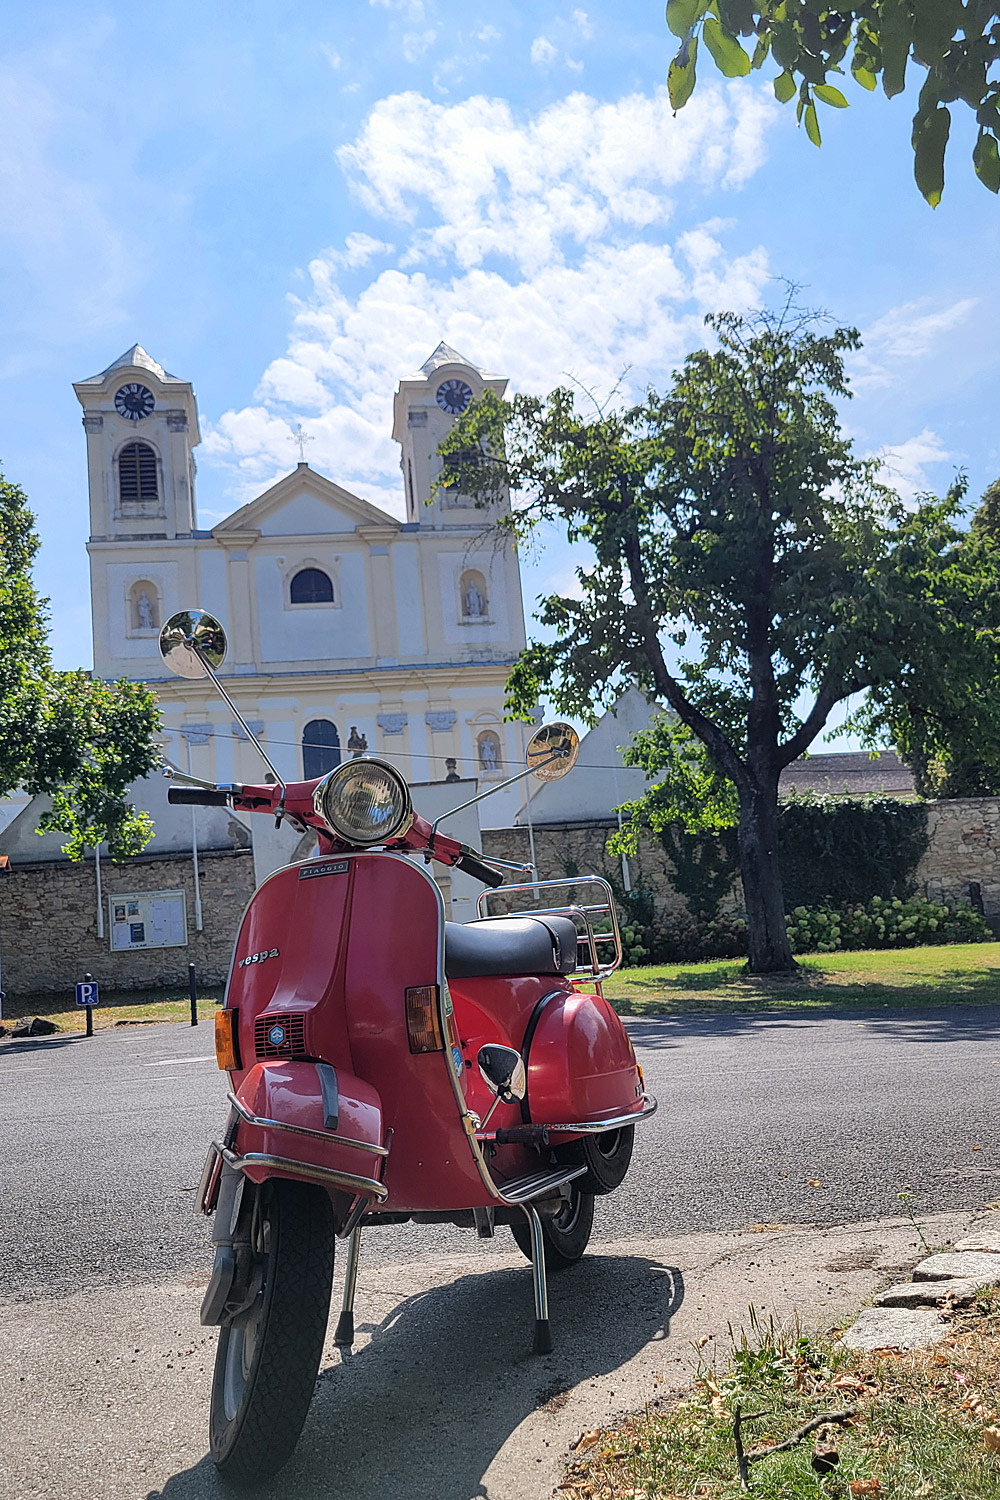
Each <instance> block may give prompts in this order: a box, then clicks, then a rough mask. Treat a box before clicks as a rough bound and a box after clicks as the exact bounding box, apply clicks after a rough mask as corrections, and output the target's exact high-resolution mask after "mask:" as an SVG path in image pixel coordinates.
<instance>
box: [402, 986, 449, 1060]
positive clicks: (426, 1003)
mask: <svg viewBox="0 0 1000 1500" xmlns="http://www.w3.org/2000/svg"><path fill="white" fill-rule="evenodd" d="M406 1031H407V1035H408V1037H409V1040H410V1051H411V1052H441V1051H442V1050H443V1048H444V1041H443V1039H442V1036H441V1021H440V1019H439V1017H438V992H437V985H436V984H425V985H419V986H417V987H416V988H414V989H408V990H407V992H406Z"/></svg>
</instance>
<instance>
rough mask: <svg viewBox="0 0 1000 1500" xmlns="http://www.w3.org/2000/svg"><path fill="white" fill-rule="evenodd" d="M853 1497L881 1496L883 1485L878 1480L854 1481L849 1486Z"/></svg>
mask: <svg viewBox="0 0 1000 1500" xmlns="http://www.w3.org/2000/svg"><path fill="white" fill-rule="evenodd" d="M847 1488H848V1489H849V1490H850V1492H851V1494H852V1495H881V1493H882V1485H881V1482H880V1481H879V1480H878V1479H852V1480H851V1482H850V1484H849V1485H848V1486H847Z"/></svg>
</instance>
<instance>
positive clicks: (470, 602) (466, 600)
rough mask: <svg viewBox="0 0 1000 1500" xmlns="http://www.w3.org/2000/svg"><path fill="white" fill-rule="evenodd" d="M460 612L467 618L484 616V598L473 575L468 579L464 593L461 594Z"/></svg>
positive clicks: (478, 618) (483, 617) (481, 618)
mask: <svg viewBox="0 0 1000 1500" xmlns="http://www.w3.org/2000/svg"><path fill="white" fill-rule="evenodd" d="M462 613H463V614H464V615H465V618H466V619H467V620H483V619H485V618H486V600H485V598H484V597H483V594H482V592H481V590H480V589H479V588H478V586H477V584H476V580H475V576H473V577H472V578H470V579H469V582H468V585H467V587H466V590H465V593H464V594H463V595H462Z"/></svg>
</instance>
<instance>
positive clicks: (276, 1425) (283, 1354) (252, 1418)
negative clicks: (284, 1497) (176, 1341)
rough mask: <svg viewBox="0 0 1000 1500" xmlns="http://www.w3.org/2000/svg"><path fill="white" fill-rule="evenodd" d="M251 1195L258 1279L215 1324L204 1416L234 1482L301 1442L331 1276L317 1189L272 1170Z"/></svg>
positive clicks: (255, 1477)
mask: <svg viewBox="0 0 1000 1500" xmlns="http://www.w3.org/2000/svg"><path fill="white" fill-rule="evenodd" d="M249 1187H250V1184H249V1183H248V1184H247V1188H248V1189H249ZM254 1193H255V1201H254V1203H253V1205H252V1215H253V1219H252V1226H251V1248H252V1252H253V1257H254V1261H255V1272H256V1274H257V1277H258V1279H259V1281H260V1287H259V1290H258V1291H257V1293H256V1295H255V1297H254V1299H253V1301H252V1303H251V1304H250V1306H249V1307H248V1308H247V1309H246V1310H245V1311H244V1312H242V1313H240V1314H239V1315H238V1316H237V1317H236V1318H235V1319H234V1320H233V1322H232V1323H231V1324H229V1325H228V1326H226V1327H224V1328H222V1329H221V1330H220V1333H219V1347H218V1351H217V1353H216V1357H215V1377H214V1379H213V1381H212V1404H211V1415H210V1421H209V1440H210V1447H211V1453H212V1459H213V1462H214V1463H215V1465H216V1467H217V1468H218V1470H219V1472H220V1474H222V1475H223V1477H224V1478H226V1479H229V1480H231V1481H232V1482H233V1483H235V1484H240V1485H249V1484H256V1483H259V1482H260V1481H261V1480H262V1479H266V1478H269V1477H270V1476H271V1475H272V1474H275V1473H276V1472H277V1471H278V1469H280V1468H281V1466H282V1464H284V1463H286V1462H287V1461H288V1459H289V1458H290V1457H291V1455H292V1450H293V1449H294V1447H295V1444H296V1443H297V1442H298V1440H299V1434H300V1433H301V1431H302V1428H303V1425H304V1424H305V1420H306V1414H307V1412H308V1411H309V1403H310V1401H311V1400H312V1394H313V1387H314V1385H315V1384H316V1373H317V1371H318V1370H319V1362H320V1358H321V1356H322V1353H323V1341H324V1338H325V1336H326V1325H327V1319H328V1317H329V1314H330V1288H331V1285H332V1283H333V1242H334V1226H333V1210H332V1207H331V1204H330V1199H329V1197H328V1195H327V1194H326V1193H325V1192H324V1191H323V1189H322V1188H319V1187H314V1186H312V1185H311V1184H309V1183H303V1182H290V1181H288V1180H287V1179H285V1178H275V1179H272V1180H271V1181H269V1182H266V1183H264V1184H263V1185H262V1186H260V1187H258V1188H256V1189H255V1190H254Z"/></svg>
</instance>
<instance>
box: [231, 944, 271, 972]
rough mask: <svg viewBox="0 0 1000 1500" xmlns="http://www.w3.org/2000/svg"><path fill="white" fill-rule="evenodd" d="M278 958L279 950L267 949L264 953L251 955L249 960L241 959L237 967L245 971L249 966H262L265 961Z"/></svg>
mask: <svg viewBox="0 0 1000 1500" xmlns="http://www.w3.org/2000/svg"><path fill="white" fill-rule="evenodd" d="M277 956H278V950H277V948H265V949H264V952H263V953H251V954H250V956H249V957H248V958H241V959H240V961H239V963H238V964H237V965H236V967H237V968H238V969H245V968H246V967H247V965H248V964H262V963H263V962H264V960H265V959H268V958H277Z"/></svg>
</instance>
